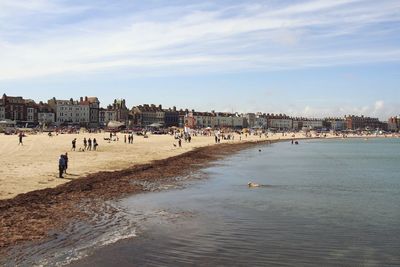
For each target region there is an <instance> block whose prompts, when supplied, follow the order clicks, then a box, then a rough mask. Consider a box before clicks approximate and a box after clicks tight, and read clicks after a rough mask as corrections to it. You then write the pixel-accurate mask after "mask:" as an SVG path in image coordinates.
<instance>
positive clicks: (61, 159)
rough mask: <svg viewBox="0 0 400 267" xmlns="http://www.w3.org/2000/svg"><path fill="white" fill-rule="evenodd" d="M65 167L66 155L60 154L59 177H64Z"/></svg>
mask: <svg viewBox="0 0 400 267" xmlns="http://www.w3.org/2000/svg"><path fill="white" fill-rule="evenodd" d="M64 169H65V158H64V155H61V156H60V159H59V160H58V174H59V175H58V177H59V178H64V176H63V173H64Z"/></svg>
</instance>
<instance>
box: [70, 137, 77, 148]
mask: <svg viewBox="0 0 400 267" xmlns="http://www.w3.org/2000/svg"><path fill="white" fill-rule="evenodd" d="M71 150H72V151H75V150H76V138H75V139H74V140H72V149H71Z"/></svg>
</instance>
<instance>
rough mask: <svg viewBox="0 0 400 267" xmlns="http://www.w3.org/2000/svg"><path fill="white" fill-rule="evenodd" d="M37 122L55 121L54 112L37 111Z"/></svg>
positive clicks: (51, 122)
mask: <svg viewBox="0 0 400 267" xmlns="http://www.w3.org/2000/svg"><path fill="white" fill-rule="evenodd" d="M38 121H39V124H41V125H43V124H47V125H48V124H53V123H55V122H56V114H54V113H53V112H38Z"/></svg>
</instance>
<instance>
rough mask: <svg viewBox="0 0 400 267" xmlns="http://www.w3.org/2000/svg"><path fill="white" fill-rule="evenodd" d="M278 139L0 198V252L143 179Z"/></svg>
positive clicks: (138, 189)
mask: <svg viewBox="0 0 400 267" xmlns="http://www.w3.org/2000/svg"><path fill="white" fill-rule="evenodd" d="M307 139H310V138H307ZM310 140H311V139H310ZM284 141H288V140H259V141H244V142H242V143H223V144H218V145H211V146H205V147H200V148H195V149H193V150H190V151H188V152H184V153H183V154H180V155H177V156H173V157H169V158H166V159H162V160H155V161H153V162H152V163H148V164H139V165H134V166H131V167H129V168H126V169H124V170H118V171H109V172H98V173H94V174H89V175H87V176H86V177H83V178H80V179H76V180H73V181H70V182H68V183H65V184H62V185H59V186H57V187H55V188H46V189H41V190H36V191H31V192H28V193H25V194H20V195H18V196H16V197H15V198H12V199H5V200H0V213H1V214H2V216H1V218H0V255H1V254H2V253H4V252H5V251H6V250H7V249H9V248H12V247H14V246H16V245H21V244H23V243H26V242H35V241H41V240H45V239H46V238H47V237H49V234H50V232H52V231H60V230H62V229H64V228H65V227H66V226H67V225H68V224H69V223H71V222H73V221H76V220H88V219H89V217H90V216H91V214H94V213H96V212H101V206H102V205H101V204H102V203H104V202H105V201H108V200H115V199H120V198H123V197H125V196H127V195H134V194H138V193H143V192H147V191H148V190H146V188H144V186H143V183H142V184H140V183H138V182H146V181H150V182H154V181H159V182H162V181H167V180H168V178H172V177H177V176H185V175H190V174H191V173H192V172H193V171H195V170H198V169H201V168H204V167H206V166H207V165H209V164H211V163H212V162H214V161H215V160H218V159H221V158H223V157H225V156H228V155H232V154H234V153H237V152H239V151H241V150H243V149H247V148H250V147H253V146H257V145H261V144H272V143H277V142H284Z"/></svg>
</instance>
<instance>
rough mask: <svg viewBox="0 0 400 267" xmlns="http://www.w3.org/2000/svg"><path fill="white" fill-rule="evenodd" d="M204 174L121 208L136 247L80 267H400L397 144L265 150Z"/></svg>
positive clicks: (114, 248)
mask: <svg viewBox="0 0 400 267" xmlns="http://www.w3.org/2000/svg"><path fill="white" fill-rule="evenodd" d="M260 149H261V152H259V150H260ZM204 172H205V173H206V174H207V175H208V176H209V179H206V180H201V181H197V182H193V184H191V185H190V186H188V187H187V188H186V189H182V190H172V191H167V192H162V193H150V194H143V195H140V196H134V197H131V198H128V199H126V200H124V201H122V202H121V203H120V204H121V205H122V206H123V207H124V208H125V209H126V212H127V213H130V214H131V215H132V216H142V218H143V219H142V221H141V224H140V225H142V226H140V229H141V231H140V233H139V234H138V237H136V238H133V239H129V240H125V241H121V242H119V243H117V244H114V245H111V246H108V247H104V248H102V249H100V250H98V251H96V252H94V254H93V255H92V256H89V257H88V258H86V259H84V260H82V261H80V262H77V263H75V264H73V266H400V139H376V140H374V139H370V140H368V141H366V140H361V139H360V140H331V141H326V140H325V141H302V142H301V143H300V145H298V146H294V145H291V144H289V143H279V144H273V145H271V146H267V145H265V146H259V147H256V148H252V149H249V150H246V151H242V152H241V153H239V154H236V155H233V156H231V157H229V158H227V159H225V160H222V161H220V162H218V164H217V165H216V166H213V167H210V168H208V169H206V170H204ZM250 181H252V182H256V183H259V184H262V185H264V186H263V187H261V188H255V189H249V188H248V187H247V183H248V182H250Z"/></svg>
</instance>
